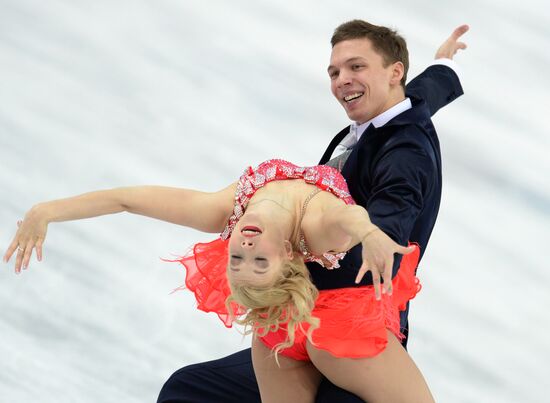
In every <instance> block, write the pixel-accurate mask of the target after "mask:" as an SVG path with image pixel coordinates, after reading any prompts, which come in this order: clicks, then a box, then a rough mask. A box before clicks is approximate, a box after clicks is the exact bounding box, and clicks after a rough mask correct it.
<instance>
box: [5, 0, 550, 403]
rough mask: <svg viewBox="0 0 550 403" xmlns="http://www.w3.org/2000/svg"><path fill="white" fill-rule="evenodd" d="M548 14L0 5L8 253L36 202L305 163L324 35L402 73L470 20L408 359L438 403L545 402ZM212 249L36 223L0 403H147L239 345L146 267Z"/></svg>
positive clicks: (96, 226)
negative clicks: (39, 236)
mask: <svg viewBox="0 0 550 403" xmlns="http://www.w3.org/2000/svg"><path fill="white" fill-rule="evenodd" d="M546 3H547V2H545V1H542V0H539V1H537V0H525V1H521V2H518V1H511V0H508V1H496V0H480V1H473V0H465V1H460V2H459V1H450V0H445V1H437V2H436V1H426V0H424V1H416V2H411V1H404V0H394V1H391V2H383V1H351V0H350V1H339V2H336V1H313V0H310V1H292V2H286V1H279V2H275V1H258V0H256V1H253V0H244V1H221V0H211V1H199V0H190V1H184V0H180V1H176V0H159V1H154V2H153V1H145V0H139V1H129V0H128V1H122V0H120V1H106V0H100V1H93V2H92V1H85V0H78V1H76V0H75V1H68V0H66V1H60V0H49V1H37V0H35V1H31V0H0V247H1V249H2V253H3V251H4V250H5V248H6V247H7V246H8V244H9V242H10V241H11V238H12V236H13V234H14V233H15V229H16V221H17V220H18V219H20V218H21V217H23V216H24V214H25V212H26V211H27V210H28V209H29V208H30V207H31V206H32V205H34V204H35V203H38V202H40V201H44V200H49V199H54V198H61V197H66V196H70V195H75V194H79V193H83V192H86V191H90V190H95V189H103V188H112V187H116V186H125V185H138V184H161V185H169V186H181V187H191V188H199V189H204V190H216V189H219V188H221V187H223V186H225V185H227V184H228V183H230V182H231V181H233V180H235V179H236V178H237V177H238V175H239V174H240V173H241V172H242V170H243V168H244V167H245V166H246V165H251V164H252V165H253V164H256V163H258V162H261V161H262V160H265V159H267V158H270V157H281V158H285V159H288V160H291V161H293V162H296V163H298V164H303V165H311V164H315V163H316V162H317V160H318V158H319V157H320V155H321V153H322V151H323V150H324V148H325V146H326V144H327V143H328V141H329V140H330V139H331V138H332V136H333V135H334V134H335V133H336V132H337V131H339V130H340V129H341V128H342V127H343V126H345V125H346V124H348V121H347V118H346V116H345V114H344V112H343V111H342V110H341V108H340V106H339V105H338V104H337V103H336V101H335V100H334V99H333V98H332V96H331V94H330V91H329V80H328V77H327V74H326V66H327V64H328V58H329V54H330V45H329V38H330V35H331V33H332V31H333V29H334V28H335V27H336V26H337V25H338V24H340V23H341V22H343V21H346V20H349V19H352V18H364V19H367V20H370V21H372V22H374V23H378V24H384V25H390V26H393V27H396V28H398V29H399V31H400V32H401V33H402V34H403V35H404V36H405V37H406V38H407V40H408V42H409V49H410V53H411V69H410V72H409V77H410V78H412V77H413V76H414V75H416V74H418V73H419V72H420V71H422V69H423V68H424V66H426V65H427V64H428V63H429V62H430V61H431V59H432V57H433V54H434V52H435V49H436V48H437V46H438V45H439V44H440V43H441V42H442V40H443V39H444V38H445V37H446V36H447V35H448V34H449V33H450V32H451V30H452V28H454V27H455V26H457V25H459V24H460V23H469V24H470V25H471V31H470V32H469V33H468V34H467V35H466V36H465V38H464V39H465V40H466V41H467V43H468V45H469V48H468V50H467V51H465V52H461V53H460V54H459V55H457V57H456V60H457V61H458V62H459V63H460V65H461V68H462V70H463V74H464V76H463V77H464V78H463V85H464V89H465V92H466V95H464V96H463V97H461V98H460V99H458V100H457V101H456V102H454V103H453V104H452V105H450V106H448V107H447V108H445V109H444V110H441V111H440V112H439V113H438V114H437V115H436V116H435V117H434V122H435V124H436V126H437V129H438V132H439V135H440V139H441V145H442V152H443V162H444V193H443V200H442V207H441V211H440V215H439V219H438V222H437V225H436V228H435V231H434V234H433V237H432V240H431V243H430V246H429V250H428V252H427V254H426V256H425V259H424V261H423V264H422V266H421V271H420V276H421V280H422V282H423V285H424V287H423V290H422V293H421V294H419V295H418V297H417V298H416V299H415V300H414V301H413V303H412V307H411V322H412V323H411V326H412V330H411V332H412V334H411V341H410V353H411V355H412V356H413V358H414V359H415V360H416V362H417V364H418V365H419V367H420V368H421V369H422V371H423V372H424V374H425V376H426V378H427V380H428V382H429V384H430V386H431V388H432V390H433V392H434V395H435V396H436V398H437V400H438V401H439V402H448V403H459V402H461V403H462V402H472V403H479V402H500V403H512V402H514V403H515V402H545V401H548V398H547V395H546V393H545V389H546V383H547V378H548V376H549V375H550V365H549V364H548V361H549V360H550V347H549V344H548V341H547V340H548V337H549V336H548V332H549V330H550V320H549V314H548V306H549V305H550V296H549V295H550V293H549V291H548V289H549V285H550V270H549V267H548V266H549V263H548V257H547V256H546V251H547V250H548V248H549V247H548V245H547V243H546V242H547V241H548V238H549V234H550V232H549V230H548V228H549V225H550V180H549V172H550V158H549V157H548V154H550V146H549V145H550V140H549V134H550V133H549V129H550V124H549V120H548V119H549V117H548V116H549V112H550V109H549V107H548V100H547V99H548V90H549V89H550V85H549V84H550V74H549V71H550V52H549V50H548V48H549V45H550V43H549V39H550V13H549V11H548V10H550V7H548V4H546ZM182 203H184V201H182ZM208 239H211V237H210V236H209V235H204V234H200V233H198V232H196V231H192V230H188V229H186V228H182V227H177V226H174V225H170V224H166V223H163V222H160V221H155V220H151V219H146V218H143V217H138V216H132V215H129V214H120V215H117V216H106V217H101V218H97V219H92V220H83V221H77V222H69V223H59V224H57V223H56V224H52V225H50V227H49V232H48V237H47V240H46V244H45V253H44V261H43V262H41V263H38V262H36V261H34V260H33V261H32V263H31V265H30V268H29V270H27V271H25V272H24V273H23V274H21V275H20V276H16V275H15V274H14V273H13V263H12V264H9V265H6V264H3V265H2V266H0V268H1V270H0V402H1V403H19V402H23V403H26V402H41V403H42V402H44V403H57V402H128V403H133V402H153V401H155V400H156V397H157V394H158V391H159V390H160V388H161V386H162V384H163V382H164V381H165V380H166V379H167V378H168V376H169V375H170V374H171V373H172V372H173V371H175V370H176V369H178V368H180V367H181V366H184V365H187V364H190V363H194V362H199V361H204V360H209V359H214V358H217V357H221V356H223V355H226V354H229V353H231V352H234V351H237V350H238V349H242V348H245V347H246V346H247V345H248V343H249V340H248V339H244V340H243V339H242V336H241V335H240V334H239V333H238V332H237V331H235V330H226V329H225V328H224V326H223V325H222V324H221V322H219V320H218V319H217V318H216V317H215V316H214V315H207V314H204V313H202V312H199V311H197V310H196V309H195V304H194V299H193V296H192V295H190V294H189V293H187V292H178V293H175V294H170V291H171V290H172V289H174V288H176V287H177V286H179V285H181V284H182V283H183V271H182V270H181V269H180V268H179V267H178V266H177V265H176V264H170V263H164V262H162V261H161V260H160V258H161V257H171V256H173V255H176V254H181V253H184V252H185V251H186V249H187V248H188V247H189V245H191V244H192V243H193V242H195V241H197V240H208Z"/></svg>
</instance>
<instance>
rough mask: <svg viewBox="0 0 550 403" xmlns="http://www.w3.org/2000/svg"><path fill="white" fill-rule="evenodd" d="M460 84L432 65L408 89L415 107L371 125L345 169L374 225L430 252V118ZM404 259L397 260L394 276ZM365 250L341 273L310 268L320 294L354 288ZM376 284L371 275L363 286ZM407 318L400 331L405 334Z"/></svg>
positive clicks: (433, 155) (434, 205) (434, 196)
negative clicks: (327, 290) (376, 125)
mask: <svg viewBox="0 0 550 403" xmlns="http://www.w3.org/2000/svg"><path fill="white" fill-rule="evenodd" d="M462 93H463V91H462V87H461V85H460V81H459V79H458V77H457V76H456V74H455V73H454V71H452V69H450V68H448V67H446V66H442V65H434V66H430V67H428V68H427V69H426V71H425V72H424V73H423V74H421V75H420V76H418V77H417V78H416V79H415V80H413V81H411V83H409V85H407V89H406V96H407V97H409V98H410V99H411V101H412V108H411V109H409V110H407V111H405V112H403V113H401V114H399V115H398V116H396V117H395V118H393V119H392V120H390V121H389V122H388V123H386V124H385V125H384V126H382V127H380V128H375V127H374V126H373V125H370V126H369V127H368V128H367V130H366V131H365V133H363V135H362V136H361V138H360V140H359V142H358V143H357V144H356V145H355V147H354V148H353V151H352V153H351V154H350V156H349V157H348V160H347V161H346V163H345V164H344V166H343V168H342V174H343V176H344V177H345V178H346V181H347V183H348V186H349V190H350V193H351V195H352V196H353V198H354V200H355V201H356V203H357V204H359V205H361V206H363V207H365V208H366V209H367V211H368V213H369V216H370V218H371V220H372V222H373V223H374V224H376V225H377V226H379V227H380V228H381V229H382V230H383V231H384V232H385V233H386V234H388V235H389V236H390V237H391V238H393V239H394V240H395V241H396V242H398V243H399V244H401V245H407V243H408V242H415V243H418V244H419V245H420V250H421V257H422V255H423V253H424V251H425V250H426V247H427V245H428V240H429V239H430V235H431V233H432V230H433V227H434V225H435V220H436V218H437V213H438V211H439V204H440V201H441V186H442V183H441V151H440V148H439V140H438V138H437V133H436V131H435V128H434V126H433V124H432V121H431V116H432V115H433V114H434V113H435V112H437V111H438V110H439V109H440V108H441V107H443V106H445V105H447V104H448V103H449V102H452V101H453V100H454V99H456V98H457V97H458V96H460V95H462ZM348 132H349V127H347V128H345V129H344V130H342V131H341V132H340V133H338V134H337V135H336V136H335V137H334V139H333V140H332V142H331V143H330V145H329V146H328V148H327V150H326V151H325V153H324V155H323V157H322V158H321V161H320V164H324V163H326V162H327V161H328V160H329V159H330V156H331V155H332V152H333V151H334V149H335V147H336V146H337V145H338V144H339V143H340V141H341V140H342V139H343V138H344V137H345V136H346V134H347V133H348ZM400 261H401V256H400V255H396V259H395V263H394V268H393V275H394V276H395V275H396V273H397V270H398V268H399V263H400ZM361 262H362V257H361V245H357V246H356V247H354V248H352V249H351V250H350V251H349V252H348V254H347V255H346V257H345V258H344V259H343V260H342V261H341V262H340V265H341V268H340V269H338V270H326V269H323V268H322V267H320V266H319V265H318V264H317V263H308V268H309V269H310V273H311V275H312V278H313V282H314V283H315V285H316V286H317V288H319V289H333V288H343V287H355V286H357V285H356V284H355V281H354V280H355V277H356V275H357V272H358V270H359V267H360V266H361ZM365 284H372V276H371V275H370V272H369V273H367V275H365V277H364V278H363V280H362V282H361V284H360V285H365ZM407 313H408V312H404V313H403V314H402V317H401V326H402V330H403V331H404V333H405V334H407V328H408V323H407Z"/></svg>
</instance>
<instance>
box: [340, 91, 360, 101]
mask: <svg viewBox="0 0 550 403" xmlns="http://www.w3.org/2000/svg"><path fill="white" fill-rule="evenodd" d="M362 95H363V93H362V92H356V93H355V94H351V95H348V96H347V97H344V101H346V102H350V101H353V100H354V99H357V98H359V97H360V96H362Z"/></svg>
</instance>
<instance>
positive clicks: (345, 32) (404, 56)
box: [330, 20, 409, 88]
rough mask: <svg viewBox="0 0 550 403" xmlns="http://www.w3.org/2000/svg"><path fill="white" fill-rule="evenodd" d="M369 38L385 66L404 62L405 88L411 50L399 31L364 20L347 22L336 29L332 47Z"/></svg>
mask: <svg viewBox="0 0 550 403" xmlns="http://www.w3.org/2000/svg"><path fill="white" fill-rule="evenodd" d="M363 38H366V39H369V40H370V41H371V43H372V47H373V49H374V50H375V51H376V52H378V54H380V55H381V56H382V58H383V59H384V67H387V66H389V65H390V64H392V63H395V62H401V63H403V66H404V67H405V68H404V73H403V78H402V79H401V86H402V87H403V88H405V83H406V81H407V71H408V70H409V51H408V50H407V42H406V41H405V39H404V38H403V37H402V36H401V35H399V34H398V33H397V31H395V30H393V29H390V28H387V27H382V26H378V25H374V24H371V23H369V22H367V21H363V20H352V21H348V22H345V23H343V24H341V25H340V26H338V27H337V28H336V29H335V30H334V34H333V35H332V38H331V39H330V43H331V44H332V47H334V46H335V45H336V44H338V43H340V42H343V41H347V40H350V39H363Z"/></svg>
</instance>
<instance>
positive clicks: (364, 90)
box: [328, 38, 402, 124]
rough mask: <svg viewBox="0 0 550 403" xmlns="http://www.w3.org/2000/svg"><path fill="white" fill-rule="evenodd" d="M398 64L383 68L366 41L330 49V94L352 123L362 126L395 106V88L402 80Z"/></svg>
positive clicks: (382, 63)
mask: <svg viewBox="0 0 550 403" xmlns="http://www.w3.org/2000/svg"><path fill="white" fill-rule="evenodd" d="M399 65H401V66H402V64H401V63H400V62H397V63H393V64H388V65H387V66H385V63H384V58H383V56H382V55H380V54H379V53H378V52H376V51H375V50H374V49H373V48H372V44H371V41H370V40H369V39H367V38H361V39H350V40H345V41H342V42H339V43H337V44H336V45H334V47H333V48H332V53H331V56H330V65H329V67H328V74H329V77H330V80H331V86H330V87H331V91H332V94H333V95H334V96H335V97H336V99H337V100H338V102H340V104H341V105H342V106H343V107H344V109H345V111H346V113H347V115H348V117H349V118H350V119H351V120H353V121H356V122H357V123H359V124H361V123H364V122H366V121H368V120H370V119H372V118H373V117H375V116H377V115H379V114H381V113H382V112H384V111H385V110H387V109H389V108H390V107H391V106H393V105H394V104H395V103H396V99H395V94H394V93H395V91H394V90H395V85H396V83H397V85H398V86H399V81H400V79H401V77H402V75H401V76H399V69H400V66H399ZM397 102H398V101H397Z"/></svg>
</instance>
